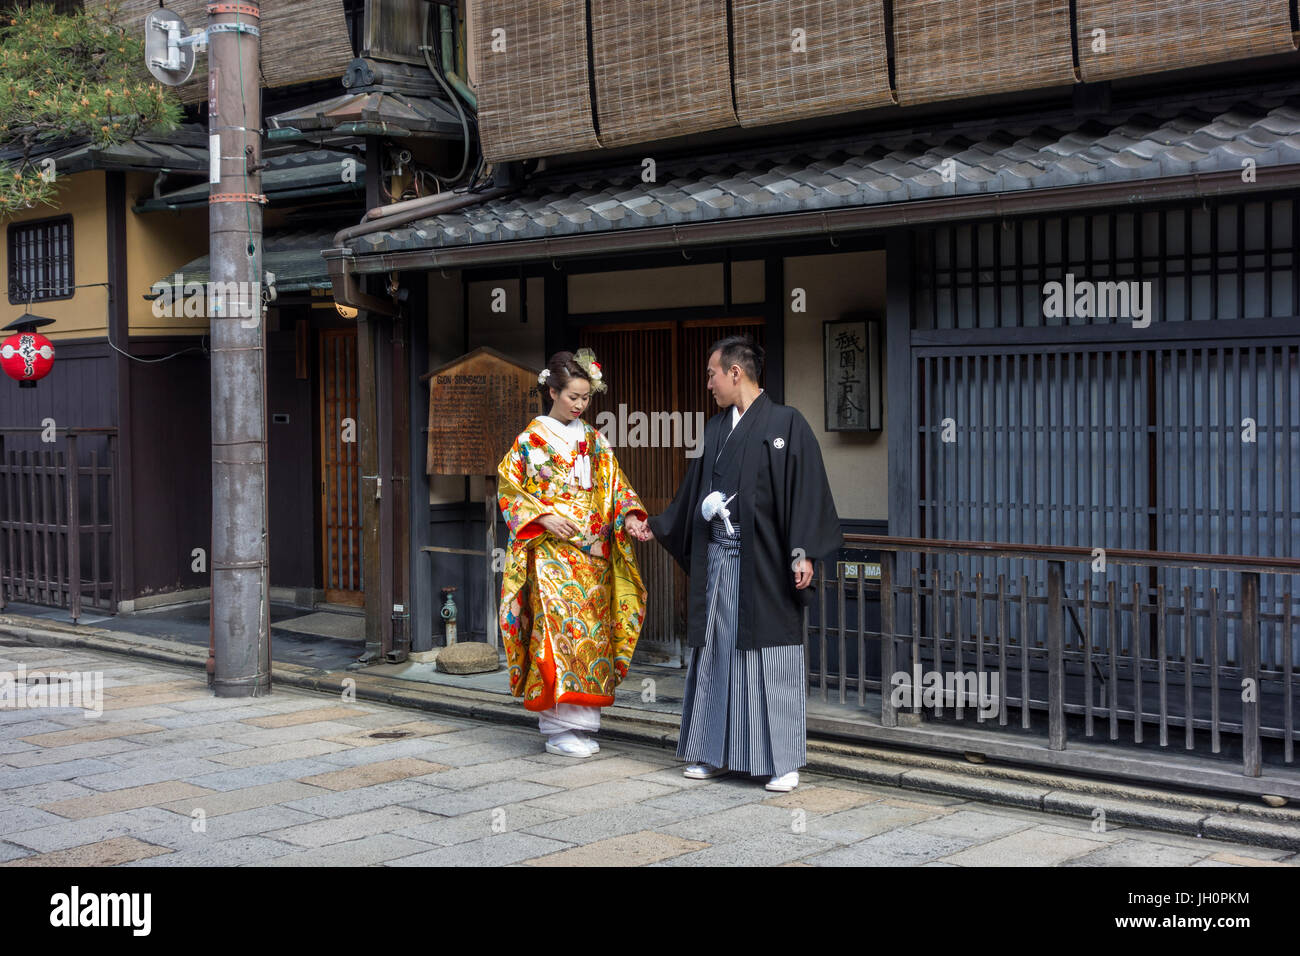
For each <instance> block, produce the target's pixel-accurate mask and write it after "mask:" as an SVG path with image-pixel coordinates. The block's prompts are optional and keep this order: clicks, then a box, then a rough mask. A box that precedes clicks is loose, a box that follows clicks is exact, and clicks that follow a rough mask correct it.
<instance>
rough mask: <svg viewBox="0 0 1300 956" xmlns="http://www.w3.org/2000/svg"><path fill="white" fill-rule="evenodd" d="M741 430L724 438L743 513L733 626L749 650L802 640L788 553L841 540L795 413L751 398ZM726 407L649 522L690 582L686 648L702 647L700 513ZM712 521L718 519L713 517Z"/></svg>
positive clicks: (823, 550) (810, 444) (807, 433)
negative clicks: (733, 445)
mask: <svg viewBox="0 0 1300 956" xmlns="http://www.w3.org/2000/svg"><path fill="white" fill-rule="evenodd" d="M751 415H752V416H754V420H753V421H752V422H749V423H748V424H749V425H750V427H749V428H747V429H745V433H744V434H740V433H737V434H736V435H735V436H733V440H735V441H741V442H743V445H742V446H741V449H740V451H741V454H742V455H743V456H744V457H743V459H742V460H741V462H740V476H741V477H740V488H739V496H738V498H737V502H738V503H739V510H738V513H739V514H740V515H741V516H742V517H741V520H742V522H743V527H742V531H741V548H740V602H739V607H740V620H739V622H738V630H737V634H736V646H737V647H738V648H741V649H744V650H749V649H752V648H758V647H778V646H781V645H785V644H801V643H803V634H802V623H803V608H804V607H805V606H807V605H808V604H809V603H811V601H812V597H813V594H814V589H813V587H812V586H809V587H808V588H805V589H804V590H802V591H799V590H796V588H795V586H794V567H793V565H794V561H795V554H796V549H801V550H802V552H803V554H804V556H805V557H807V558H808V560H809V561H813V562H816V561H817V559H819V558H825V557H829V556H833V555H835V554H836V553H837V552H838V550H839V548H840V547H841V545H842V544H843V543H844V536H843V535H842V534H841V533H840V520H839V515H837V514H836V512H835V501H834V499H833V498H832V497H831V488H830V482H829V481H827V478H826V469H825V467H823V465H822V454H821V448H820V447H819V446H818V444H817V439H816V438H815V437H813V433H812V429H811V428H810V427H809V426H808V422H807V421H806V420H805V419H804V417H803V415H801V414H800V413H799V410H798V409H796V408H792V407H790V406H788V405H778V404H777V403H776V402H774V401H772V400H771V399H770V398H768V397H767V393H766V392H760V393H759V395H758V397H757V398H756V399H754V402H753V404H751V405H750V406H749V408H748V409H746V411H745V414H744V416H743V417H742V419H741V425H738V426H737V428H740V427H741V426H742V425H744V424H745V420H746V419H748V418H749V416H751ZM730 417H731V407H730V406H728V407H727V408H724V409H723V410H722V411H721V412H720V413H719V414H717V415H714V416H713V417H712V418H711V419H709V422H708V424H707V425H705V427H704V452H703V454H701V455H699V456H698V457H696V458H695V459H693V460H692V461H691V464H690V468H689V470H688V471H687V472H686V478H685V479H684V480H683V481H682V485H681V487H680V488H678V489H677V495H676V497H674V498H673V500H672V503H671V504H670V505H669V506H668V507H667V508H666V509H665V510H664V512H663V513H662V514H659V515H655V516H654V517H653V518H651V519H650V522H649V523H650V530H651V531H653V532H654V536H655V539H656V540H657V541H658V542H659V543H660V544H662V545H663V546H664V547H665V548H667V549H668V552H669V553H670V554H671V555H672V556H673V558H674V559H675V560H676V561H677V563H678V564H679V565H680V566H681V568H682V570H683V571H685V572H686V574H687V576H688V577H689V579H690V598H689V601H688V603H687V633H688V638H687V642H686V643H687V646H689V647H703V646H704V629H705V623H706V620H707V617H708V614H707V610H706V608H705V602H704V594H705V577H706V574H707V570H708V548H709V527H708V522H706V521H705V520H704V516H703V515H702V514H700V502H701V501H702V500H703V498H704V496H705V494H706V492H707V489H708V476H709V475H710V474H711V470H712V468H713V462H714V459H715V458H716V457H717V454H718V444H719V442H720V441H721V440H722V439H721V436H722V435H724V434H725V433H726V428H727V422H728V420H729V419H730ZM715 520H721V519H715Z"/></svg>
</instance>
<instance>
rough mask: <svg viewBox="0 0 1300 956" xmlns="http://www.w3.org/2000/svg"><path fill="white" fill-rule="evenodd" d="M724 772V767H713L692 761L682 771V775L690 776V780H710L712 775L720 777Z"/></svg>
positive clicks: (725, 769)
mask: <svg viewBox="0 0 1300 956" xmlns="http://www.w3.org/2000/svg"><path fill="white" fill-rule="evenodd" d="M726 772H727V768H726V767H714V766H712V765H711V764H707V763H693V764H691V765H690V766H689V767H687V768H686V769H685V770H683V771H682V776H683V777H690V778H691V779H692V780H712V779H713V778H714V777H721V776H722V775H723V774H725V773H726Z"/></svg>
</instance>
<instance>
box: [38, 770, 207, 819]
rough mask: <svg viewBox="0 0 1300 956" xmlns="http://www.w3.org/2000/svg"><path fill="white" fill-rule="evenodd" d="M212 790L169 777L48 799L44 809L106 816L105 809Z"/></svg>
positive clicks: (156, 802) (145, 804)
mask: <svg viewBox="0 0 1300 956" xmlns="http://www.w3.org/2000/svg"><path fill="white" fill-rule="evenodd" d="M210 792H211V791H208V790H205V789H204V788H202V787H196V786H194V785H193V784H189V783H182V782H180V781H178V780H167V781H165V782H162V783H152V784H147V785H145V786H140V787H125V788H123V789H121V790H112V791H109V792H107V793H98V794H95V795H94V796H85V797H73V798H72V799H71V800H60V801H57V802H55V803H47V804H45V805H44V806H42V807H41V809H42V810H48V811H49V812H50V813H57V814H59V815H60V816H62V817H66V818H68V819H71V820H83V819H85V818H87V817H98V816H103V815H104V814H106V813H116V812H118V811H120V810H134V809H136V808H138V807H154V806H158V805H160V804H163V803H166V802H167V801H169V800H179V799H180V798H182V797H192V796H198V795H199V794H205V793H210Z"/></svg>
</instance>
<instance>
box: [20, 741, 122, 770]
mask: <svg viewBox="0 0 1300 956" xmlns="http://www.w3.org/2000/svg"><path fill="white" fill-rule="evenodd" d="M147 749H148V748H146V747H145V746H144V745H143V744H137V743H133V742H132V741H130V740H121V739H117V738H114V739H109V740H92V741H90V742H89V743H84V744H73V745H72V746H70V747H36V748H33V749H32V750H28V751H23V752H21V753H12V754H8V755H7V756H6V757H5V758H3V762H4V763H7V764H8V765H9V766H11V767H40V766H44V765H45V764H51V763H59V762H60V761H62V760H76V759H79V758H82V757H108V756H116V755H119V754H122V753H127V752H130V751H135V750H147ZM114 763H118V761H116V760H115V761H114Z"/></svg>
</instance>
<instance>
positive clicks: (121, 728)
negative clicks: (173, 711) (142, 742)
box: [23, 720, 163, 747]
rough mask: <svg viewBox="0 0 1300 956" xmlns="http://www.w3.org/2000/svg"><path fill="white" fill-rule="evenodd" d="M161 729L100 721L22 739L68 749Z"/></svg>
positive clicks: (129, 722) (136, 722) (135, 722)
mask: <svg viewBox="0 0 1300 956" xmlns="http://www.w3.org/2000/svg"><path fill="white" fill-rule="evenodd" d="M162 729H163V728H162V727H161V726H160V725H158V724H151V723H146V722H144V721H141V720H120V721H102V720H101V721H97V722H94V723H88V724H87V725H86V726H85V727H76V728H73V729H70V730H67V729H65V730H57V731H53V732H51V733H37V734H30V735H25V736H24V737H23V739H24V740H26V741H27V742H28V743H29V744H36V745H37V746H38V747H68V746H71V745H72V744H84V743H89V742H90V741H92V740H107V739H109V738H111V737H136V736H139V735H141V734H149V733H154V732H156V731H159V730H162Z"/></svg>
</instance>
